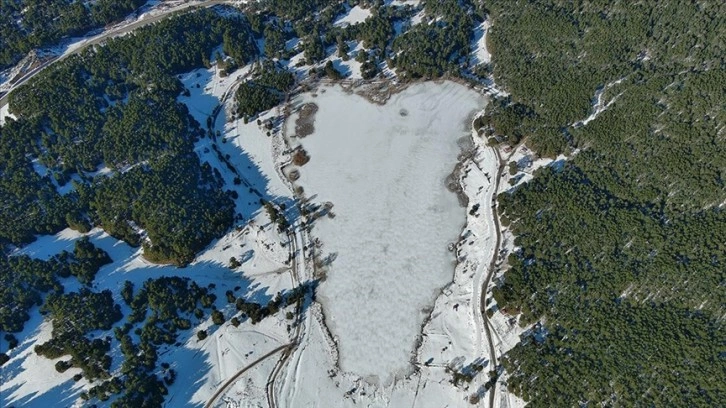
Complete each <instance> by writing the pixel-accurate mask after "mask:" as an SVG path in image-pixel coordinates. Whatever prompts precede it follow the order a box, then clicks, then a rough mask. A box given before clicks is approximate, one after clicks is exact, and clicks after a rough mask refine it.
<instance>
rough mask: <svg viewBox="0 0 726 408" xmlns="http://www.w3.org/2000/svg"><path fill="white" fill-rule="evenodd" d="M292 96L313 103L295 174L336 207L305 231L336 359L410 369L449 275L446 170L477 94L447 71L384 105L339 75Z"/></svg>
mask: <svg viewBox="0 0 726 408" xmlns="http://www.w3.org/2000/svg"><path fill="white" fill-rule="evenodd" d="M300 102H301V103H303V102H304V103H307V102H314V103H315V104H317V105H318V106H319V111H318V113H317V115H316V117H315V128H316V129H315V132H314V133H313V134H312V135H311V136H308V137H306V138H305V139H303V140H302V141H301V143H302V145H303V146H304V148H305V149H306V150H307V151H308V153H309V155H310V157H311V160H310V162H309V163H308V164H306V165H305V166H303V167H302V168H300V174H301V176H300V181H299V183H300V185H302V186H303V187H304V188H305V190H306V193H307V195H308V196H313V197H314V200H315V202H318V203H326V202H330V203H332V205H333V207H332V210H331V211H332V212H333V213H334V214H335V218H334V219H331V220H328V219H320V220H318V221H316V224H315V228H314V229H313V231H312V234H313V235H314V236H316V237H318V238H320V239H321V241H322V242H323V245H324V247H323V249H322V251H323V258H324V260H326V261H327V262H330V263H331V265H330V271H329V272H328V275H327V280H326V281H325V282H323V283H322V284H321V286H320V288H319V297H318V298H319V299H320V300H321V302H322V304H323V307H324V309H325V313H326V319H327V321H326V323H327V324H328V325H329V327H330V329H331V331H332V333H333V335H334V336H336V338H337V341H338V344H339V347H340V366H341V369H342V370H344V371H350V372H353V373H355V374H357V375H360V376H362V377H366V379H367V380H369V381H371V382H374V383H377V382H384V383H390V382H391V381H392V379H393V378H394V377H395V376H397V377H399V378H400V377H403V376H404V375H406V374H408V373H409V372H410V370H411V366H410V363H409V360H410V359H411V353H412V352H413V351H414V350H413V349H414V344H415V342H416V338H417V336H418V334H419V332H420V328H421V323H422V322H423V320H424V318H425V317H426V315H427V313H426V312H425V311H423V309H424V308H426V307H427V306H428V307H431V306H432V303H433V300H434V299H435V297H436V296H437V295H438V290H439V288H441V287H443V286H444V285H446V284H447V283H449V282H450V281H451V279H452V276H453V270H454V262H455V259H454V256H453V255H452V253H451V252H450V251H449V250H448V249H447V246H449V245H450V244H453V243H454V242H455V241H456V240H457V235H458V234H459V232H460V231H461V227H462V225H463V222H464V209H463V208H462V207H461V206H460V205H459V203H458V201H457V197H456V195H455V194H454V193H452V192H450V191H448V190H447V189H446V186H445V180H446V177H447V176H448V175H450V174H451V173H452V171H453V170H454V167H455V165H456V158H457V155H458V154H459V153H460V147H459V146H458V144H457V141H459V139H462V138H464V139H466V138H467V137H468V133H469V131H468V122H467V119H469V118H470V116H471V113H472V112H473V111H475V110H477V109H479V108H480V107H481V106H483V103H484V102H483V97H481V96H480V95H479V94H477V93H474V92H472V91H470V90H468V89H467V88H466V87H464V86H461V85H458V84H455V83H450V82H447V83H444V84H434V83H424V84H416V85H413V86H411V87H409V88H408V89H406V90H404V91H403V92H401V93H400V94H396V95H394V96H393V97H392V98H391V99H390V100H389V101H388V102H387V103H386V104H385V105H375V104H372V103H370V102H369V101H367V100H366V99H365V98H363V97H361V96H358V95H351V94H347V93H346V92H345V91H344V90H342V89H341V88H339V87H330V88H324V89H320V90H319V93H318V96H317V97H313V96H312V95H310V94H307V95H304V96H303V97H302V100H301V101H300ZM288 127H289V126H288ZM327 262H324V263H327Z"/></svg>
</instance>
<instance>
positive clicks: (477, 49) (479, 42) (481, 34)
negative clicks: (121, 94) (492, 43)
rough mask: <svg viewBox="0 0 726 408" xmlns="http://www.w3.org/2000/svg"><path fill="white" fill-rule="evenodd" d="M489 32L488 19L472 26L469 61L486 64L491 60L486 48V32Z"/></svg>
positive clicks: (474, 63) (475, 63)
mask: <svg viewBox="0 0 726 408" xmlns="http://www.w3.org/2000/svg"><path fill="white" fill-rule="evenodd" d="M488 32H489V20H485V21H484V22H483V23H481V24H479V25H478V26H476V28H474V40H473V42H472V56H471V63H472V64H473V65H477V64H488V63H490V62H491V60H492V56H491V55H490V54H489V51H488V50H487V33H488Z"/></svg>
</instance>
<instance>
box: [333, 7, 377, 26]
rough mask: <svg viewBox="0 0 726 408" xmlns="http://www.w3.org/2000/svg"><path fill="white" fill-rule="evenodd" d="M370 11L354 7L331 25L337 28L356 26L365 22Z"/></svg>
mask: <svg viewBox="0 0 726 408" xmlns="http://www.w3.org/2000/svg"><path fill="white" fill-rule="evenodd" d="M370 15H371V11H370V10H369V9H364V8H361V6H355V7H353V8H351V9H350V10H348V12H347V13H346V14H345V15H343V16H341V17H339V18H338V19H336V20H335V22H334V23H333V25H335V26H338V27H344V26H347V25H356V24H358V23H362V22H364V21H366V19H367V18H368V17H370Z"/></svg>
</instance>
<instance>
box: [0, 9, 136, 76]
mask: <svg viewBox="0 0 726 408" xmlns="http://www.w3.org/2000/svg"><path fill="white" fill-rule="evenodd" d="M144 4H146V0H96V1H94V2H81V1H76V0H8V1H3V2H2V8H0V70H2V69H5V68H7V67H9V66H11V65H13V64H15V63H16V62H18V61H19V60H20V59H21V58H22V57H23V56H24V55H25V54H27V53H28V51H30V50H32V49H35V48H40V47H46V46H53V45H56V43H57V42H58V41H59V40H61V39H63V38H66V37H72V36H80V35H84V34H86V33H87V32H89V31H91V30H93V29H96V28H100V27H104V26H106V25H108V24H110V23H113V22H116V21H119V20H122V19H123V18H124V17H126V16H128V15H129V14H130V13H131V12H133V11H135V10H137V9H138V8H139V7H141V6H143V5H144Z"/></svg>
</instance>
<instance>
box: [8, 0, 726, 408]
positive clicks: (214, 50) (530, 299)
mask: <svg viewBox="0 0 726 408" xmlns="http://www.w3.org/2000/svg"><path fill="white" fill-rule="evenodd" d="M69 3H72V5H70V6H68V4H69ZM139 3H141V2H138V1H120V2H117V1H104V0H99V1H96V2H92V3H88V4H86V3H82V2H71V1H61V0H54V1H46V2H41V1H21V0H16V1H11V2H3V8H2V9H1V10H0V18H1V19H2V20H0V30H2V31H1V32H0V68H1V67H3V66H7V65H9V64H12V63H13V62H15V61H17V60H18V59H19V58H21V57H22V56H23V55H24V54H25V53H26V52H27V51H28V50H29V49H32V48H35V47H40V46H44V45H48V44H53V43H55V42H57V41H58V40H59V39H61V38H63V37H64V36H69V35H78V34H82V33H84V32H86V31H88V30H90V29H93V28H95V27H99V26H103V25H105V24H108V23H109V22H111V21H114V20H117V19H119V18H122V17H123V16H125V15H127V14H128V13H129V12H132V11H133V10H134V9H136V8H138V7H139V6H140V4H139ZM355 4H360V5H361V6H363V7H365V8H369V9H370V11H371V16H370V17H369V18H368V19H367V20H365V21H364V22H362V23H359V24H355V25H342V26H341V25H334V21H335V20H336V18H337V17H339V16H340V15H342V14H343V13H344V12H345V11H346V10H347V8H349V7H351V6H353V5H355ZM6 5H7V7H5V6H6ZM247 7H248V8H249V9H248V11H249V12H248V13H246V14H241V13H236V12H229V11H230V9H225V12H224V13H219V12H217V11H218V10H214V9H212V10H196V11H194V12H190V13H185V14H181V15H176V16H173V17H171V18H168V19H164V20H163V21H161V22H159V23H156V24H154V25H151V26H148V27H145V28H143V29H139V30H137V31H134V32H133V33H132V34H129V35H126V36H124V37H121V38H116V39H111V40H109V41H108V42H107V44H105V45H104V46H98V47H94V48H92V49H88V50H86V51H84V52H82V53H80V54H79V55H76V56H73V57H70V58H68V59H67V60H65V61H62V62H60V63H57V64H54V65H52V66H51V67H50V68H48V69H46V70H44V72H43V73H42V74H40V75H38V76H37V77H36V78H34V79H33V80H32V81H30V82H29V83H28V84H27V85H26V86H23V87H21V88H20V89H18V90H16V91H14V92H13V93H12V94H11V95H10V103H11V105H10V107H11V110H12V113H14V114H15V115H17V116H18V120H15V121H13V120H11V121H9V122H8V123H7V124H6V125H5V126H3V127H0V176H2V177H0V247H1V249H2V252H3V256H2V258H0V284H1V285H0V287H1V289H0V301H1V303H0V305H2V306H1V307H0V331H1V332H3V333H5V334H6V337H5V338H6V341H7V343H8V344H9V345H10V346H11V347H12V345H14V344H15V343H17V339H15V338H14V337H12V336H13V335H12V334H11V333H17V332H19V331H21V330H22V329H23V325H24V323H25V322H26V321H27V320H28V319H29V311H30V310H31V309H32V308H34V307H37V306H41V310H42V312H43V313H44V314H46V315H47V316H48V318H49V319H51V320H53V321H54V322H60V321H65V320H69V321H73V322H74V323H73V324H65V325H58V327H57V328H56V325H55V324H54V329H53V338H52V339H51V340H50V341H48V342H46V343H44V344H40V345H38V347H37V349H36V351H37V352H38V353H39V354H42V355H45V356H48V357H51V358H52V357H58V356H64V355H70V358H69V359H68V360H64V361H61V362H60V363H59V364H57V365H56V369H57V370H58V371H65V370H67V369H69V368H70V367H78V368H81V369H82V371H83V374H82V375H81V374H79V375H81V376H85V377H86V378H88V379H97V380H100V381H99V382H98V383H95V386H94V387H93V388H91V389H89V390H88V391H87V392H85V393H83V394H82V397H83V398H84V399H88V400H91V401H95V400H100V401H108V400H111V401H113V402H112V406H119V407H121V406H161V405H162V404H163V403H164V395H166V393H167V388H166V387H168V386H169V385H171V384H172V383H173V382H174V378H175V376H176V373H175V372H174V370H173V369H172V368H170V366H169V364H168V363H167V362H162V361H161V359H160V358H159V356H158V355H157V349H158V348H159V347H161V346H162V345H173V344H175V342H176V341H177V334H178V332H179V331H181V330H187V329H189V328H191V327H192V326H193V325H194V324H196V323H198V322H199V321H200V320H201V319H203V318H205V316H211V317H212V319H213V321H214V322H215V324H226V323H227V322H226V319H225V316H224V315H223V313H221V312H220V311H218V310H217V309H216V306H215V302H217V303H219V302H218V301H217V300H216V299H215V298H214V295H213V294H212V293H211V291H210V290H209V289H210V288H203V287H200V286H198V285H197V284H196V283H195V282H193V281H191V280H188V279H185V278H179V277H161V278H158V279H154V280H149V281H147V282H145V283H144V284H143V285H142V287H138V288H135V287H133V285H132V284H131V283H130V282H127V283H126V285H124V287H123V289H121V298H122V299H123V301H124V302H125V303H126V305H127V306H128V307H130V308H131V313H130V314H129V315H128V316H125V318H124V316H120V315H119V305H116V304H115V303H114V301H113V298H112V297H111V295H110V294H109V293H108V292H94V291H93V290H92V289H91V284H92V282H93V280H94V276H95V274H96V272H97V271H98V270H99V268H101V267H102V266H103V265H105V264H107V263H108V262H110V259H109V258H108V255H107V254H105V253H104V252H103V251H101V250H99V249H97V248H95V247H93V245H92V244H90V242H89V241H88V240H81V241H78V243H77V244H76V247H75V249H74V251H73V252H72V253H62V254H60V255H58V256H55V257H52V258H50V259H48V260H45V261H41V260H35V259H32V258H30V257H28V256H8V255H7V254H8V253H10V252H11V251H12V250H13V249H14V248H16V247H20V246H22V245H24V244H27V243H29V242H31V241H33V240H34V239H35V236H36V235H38V234H52V233H55V232H57V231H59V230H61V229H62V228H64V227H67V226H69V227H71V228H73V229H76V230H78V231H81V232H87V231H89V230H90V229H91V228H92V227H101V228H103V229H104V230H105V231H107V232H108V233H109V234H111V235H113V236H114V237H117V238H119V239H122V240H124V241H126V242H127V243H129V244H131V245H133V246H143V248H144V256H145V257H146V258H147V259H149V260H151V261H154V262H159V263H172V264H175V265H179V266H183V265H186V264H188V263H189V262H191V261H192V260H193V259H194V257H195V255H196V253H198V252H199V251H200V250H202V249H203V248H204V247H205V246H206V245H207V244H208V243H209V242H211V240H212V239H214V238H215V237H218V236H220V235H222V234H223V233H224V232H225V231H227V230H228V229H229V227H230V226H231V225H232V221H233V219H234V217H235V213H234V208H235V207H234V202H233V200H232V199H233V196H232V194H231V193H229V192H228V191H227V190H226V189H227V188H229V186H225V185H224V182H223V181H222V178H221V176H220V174H219V171H217V170H216V169H214V168H212V167H211V166H210V165H209V164H208V163H201V162H200V160H199V157H198V156H197V154H196V153H195V152H194V144H195V142H197V141H199V140H200V139H201V138H204V137H208V136H209V135H211V133H210V131H209V129H207V128H204V125H205V124H200V123H197V122H196V121H195V120H194V119H193V118H192V117H191V115H190V114H189V112H188V111H187V108H186V106H185V105H183V104H181V103H179V102H178V101H177V98H178V96H179V95H181V94H184V93H185V92H186V91H187V90H185V89H184V87H183V85H182V83H181V82H180V81H179V78H178V76H179V75H180V74H182V73H186V72H188V71H190V70H192V69H195V68H200V67H209V66H211V64H213V63H216V64H218V67H219V68H220V69H221V70H222V71H224V72H225V73H230V72H232V70H234V68H236V67H240V66H243V65H245V64H249V63H252V62H254V63H255V68H254V69H253V70H252V72H251V75H250V77H249V80H248V81H247V82H245V83H243V84H241V85H240V86H239V87H238V88H237V90H236V93H235V101H236V104H235V106H236V108H237V112H236V113H237V114H238V115H239V116H241V117H244V118H246V119H252V118H254V117H255V116H256V115H257V114H259V113H260V112H263V111H265V110H268V109H270V108H273V107H274V106H276V105H278V104H279V103H280V102H281V101H282V100H284V97H285V95H286V94H287V93H289V92H291V91H294V87H295V84H296V83H299V82H300V80H304V79H305V75H306V74H310V76H313V75H318V74H320V75H322V74H325V75H327V76H328V77H330V78H333V79H339V78H341V77H342V76H343V75H344V74H342V73H341V72H338V71H337V70H336V69H335V68H334V66H333V64H332V63H331V62H330V61H327V63H326V62H325V60H326V59H330V58H335V57H339V58H340V59H342V60H344V61H347V60H348V59H350V58H355V59H356V60H357V61H358V62H359V63H360V64H361V73H362V76H363V78H364V79H372V78H376V77H379V76H381V75H383V72H384V71H385V69H386V68H389V69H394V70H395V72H396V74H397V75H398V78H399V79H400V80H402V81H407V80H417V79H433V78H441V77H460V78H464V79H467V80H471V81H478V80H481V79H482V77H484V76H486V75H488V74H489V73H490V72H491V73H493V79H494V81H495V83H496V86H498V87H500V88H501V89H503V90H505V91H506V92H508V93H509V96H507V97H502V98H497V99H496V100H493V101H492V102H491V103H490V104H488V108H487V113H486V116H485V117H484V118H483V119H482V122H481V124H482V125H483V126H485V127H486V129H487V133H488V135H489V136H490V142H491V143H492V144H503V145H517V144H519V143H526V144H527V146H529V147H531V148H532V149H534V151H535V152H536V153H537V154H538V155H540V156H548V157H553V156H556V155H558V154H566V155H568V157H569V159H568V161H567V162H566V164H565V165H564V166H562V167H561V168H544V169H541V170H539V171H538V172H537V173H536V174H535V177H534V179H533V180H532V181H530V182H528V183H526V184H524V185H521V186H517V187H516V188H515V189H512V190H511V191H509V192H506V193H503V194H502V195H501V196H500V197H499V205H500V206H499V209H500V213H501V221H502V224H503V225H506V226H508V227H509V228H510V230H511V231H512V233H513V234H514V236H515V237H516V240H515V245H516V247H517V249H516V251H515V252H514V253H513V254H510V255H509V257H508V259H507V262H506V266H505V270H503V271H502V272H503V276H502V277H501V278H500V279H499V280H498V281H497V287H496V288H495V289H494V297H495V299H496V301H497V303H498V307H499V308H500V309H501V310H503V311H504V312H505V313H509V314H511V315H519V316H521V321H522V323H523V324H532V323H537V322H538V323H539V324H540V326H538V330H537V332H538V333H539V334H541V335H540V336H525V338H524V341H523V342H522V343H521V344H519V345H517V346H516V347H515V348H514V349H513V350H511V351H510V352H509V353H508V354H507V355H506V356H505V357H504V359H503V366H504V368H505V369H506V370H507V382H508V386H509V388H510V389H511V390H512V391H513V392H515V393H517V394H518V395H520V396H522V397H524V398H525V399H526V400H528V401H529V402H530V403H531V406H534V407H538V406H543V407H550V406H583V405H593V406H594V405H605V406H716V405H718V404H719V403H718V401H724V400H726V387H724V384H726V372H725V371H724V356H723V339H724V338H726V334H725V333H724V329H723V325H722V321H723V316H724V313H725V307H726V290H724V286H725V282H726V281H725V276H724V270H725V269H724V264H725V263H726V257H725V255H724V254H726V216H725V215H724V212H723V208H724V203H726V186H725V185H724V183H725V181H724V177H725V175H724V171H725V170H726V152H725V150H724V135H723V129H724V121H725V119H726V117H725V116H726V106H725V105H724V100H726V99H725V98H724V97H725V96H726V95H725V94H724V85H723V84H725V83H726V70H724V61H723V55H726V49H724V48H726V46H725V45H724V41H723V38H726V26H725V25H724V23H723V16H724V15H726V5H724V4H722V3H719V2H710V3H708V2H700V3H695V2H688V1H685V0H666V1H641V2H619V1H592V0H578V1H569V0H527V1H521V0H519V1H509V0H437V1H423V2H420V3H412V4H395V5H394V4H389V2H383V1H340V0H263V1H260V2H254V3H251V4H249V5H248V6H247ZM22 10H25V11H22ZM421 12H423V14H422V15H423V18H422V22H421V23H418V24H415V25H413V24H411V18H412V17H413V16H414V15H416V14H418V13H421ZM19 13H20V14H22V18H18V17H19V15H20V14H19ZM49 17H53V18H49ZM56 17H57V18H56ZM486 18H489V19H490V21H491V23H492V27H491V29H490V32H489V37H488V47H489V50H490V51H491V52H492V54H493V63H492V65H491V66H488V65H487V66H484V65H481V66H469V53H470V51H471V49H470V46H471V42H472V40H473V38H474V36H473V30H474V27H476V26H477V25H478V24H479V23H481V22H482V21H483V20H484V19H486ZM49 21H51V22H52V23H48V22H49ZM295 40H297V41H295ZM290 44H292V45H290ZM352 46H358V47H357V48H358V51H356V52H353V51H352ZM299 53H302V55H303V57H304V58H303V59H302V60H301V61H300V62H299V63H298V67H299V66H303V65H306V64H309V65H314V66H313V67H312V68H311V69H310V70H309V71H308V72H306V73H303V74H302V75H303V77H297V78H296V77H295V75H294V74H293V73H292V72H290V71H289V70H288V69H286V68H285V66H284V65H285V63H287V62H289V60H290V59H291V58H292V57H293V56H294V55H296V54H299ZM598 97H599V98H600V99H601V100H602V101H604V102H605V103H606V105H607V108H606V109H605V110H604V111H602V112H600V113H599V114H598V115H597V117H590V118H589V119H591V120H585V119H586V118H588V116H589V115H590V114H591V113H592V112H593V109H594V108H593V104H594V103H595V102H596V100H597V99H598ZM207 126H208V124H207ZM511 170H512V172H514V173H516V172H517V169H516V166H515V167H513V168H512V169H511ZM235 261H236V260H235ZM67 279H76V280H77V281H78V283H79V284H80V285H81V288H80V289H78V290H76V291H72V292H66V291H65V289H64V282H66V281H67ZM307 290H308V288H304V289H301V291H299V292H293V293H290V294H285V295H282V294H281V295H279V296H278V297H276V298H275V299H274V300H272V301H271V302H269V303H268V304H258V303H253V302H248V301H247V300H245V299H244V298H243V297H238V296H237V294H235V293H233V292H231V291H230V292H229V293H227V301H228V302H229V303H234V304H235V306H236V309H237V312H238V313H237V314H236V315H235V316H233V317H232V318H231V319H230V321H229V323H230V324H234V325H236V324H239V322H240V320H244V319H250V320H251V322H253V323H256V322H258V321H260V320H261V319H263V318H265V317H266V316H269V315H271V314H274V313H276V312H278V311H279V310H280V309H281V308H283V307H286V306H290V305H292V304H295V303H296V302H299V300H300V299H301V297H302V296H304V294H305V293H307V292H306V291H307ZM44 300H45V302H44ZM79 304H84V305H93V308H92V309H93V310H87V312H84V313H85V314H82V315H78V316H76V315H74V318H73V319H67V317H68V316H69V315H70V314H71V313H72V312H73V311H74V310H86V309H89V308H88V307H87V306H84V307H79V306H78V305H79ZM111 328H113V331H114V338H111V337H110V336H109V337H107V338H92V336H90V335H89V333H90V332H92V331H94V330H110V329H111ZM207 335H208V333H207V331H200V332H198V333H197V337H198V339H200V341H201V340H203V339H205V338H206V336H207ZM8 336H9V337H8ZM114 343H118V344H120V349H121V351H122V354H123V358H124V361H123V363H122V364H121V366H120V367H121V368H120V370H119V372H116V373H112V372H110V371H109V367H110V365H111V361H110V351H109V350H110V349H111V345H112V344H114ZM0 351H2V352H5V350H0ZM81 356H86V357H87V358H83V359H82V358H80V357H81ZM7 358H8V357H7V355H5V354H0V362H3V363H4V362H5V361H7ZM80 378H81V377H75V379H76V380H78V379H80ZM112 397H113V399H112Z"/></svg>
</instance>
